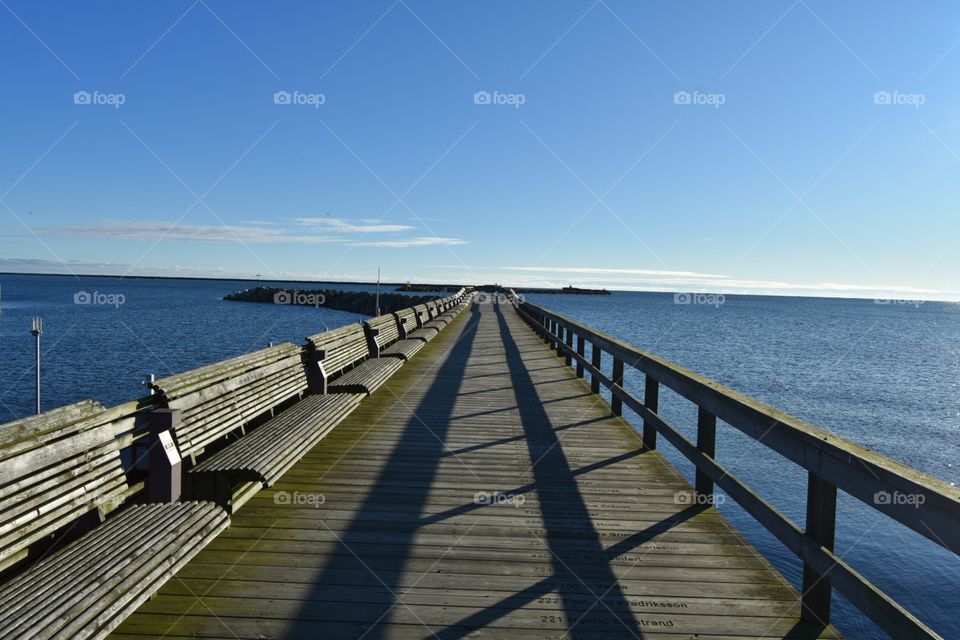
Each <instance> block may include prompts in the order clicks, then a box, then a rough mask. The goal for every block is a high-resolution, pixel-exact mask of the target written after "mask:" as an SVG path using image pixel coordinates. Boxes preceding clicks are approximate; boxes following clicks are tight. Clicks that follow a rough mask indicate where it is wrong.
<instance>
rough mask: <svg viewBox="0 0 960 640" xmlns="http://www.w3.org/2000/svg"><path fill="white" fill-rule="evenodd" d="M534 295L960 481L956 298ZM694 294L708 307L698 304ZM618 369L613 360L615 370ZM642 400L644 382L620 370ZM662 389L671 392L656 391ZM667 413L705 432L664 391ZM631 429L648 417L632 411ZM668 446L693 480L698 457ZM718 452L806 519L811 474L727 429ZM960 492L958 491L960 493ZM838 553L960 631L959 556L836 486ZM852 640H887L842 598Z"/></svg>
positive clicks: (783, 557) (840, 607)
mask: <svg viewBox="0 0 960 640" xmlns="http://www.w3.org/2000/svg"><path fill="white" fill-rule="evenodd" d="M528 299H529V300H530V301H531V302H533V303H535V304H539V305H541V306H544V307H546V308H549V309H552V310H554V311H556V312H558V313H561V314H563V315H566V316H567V317H570V318H572V319H575V320H577V321H579V322H581V323H583V324H586V325H589V326H591V327H593V328H596V329H599V330H601V331H603V332H606V333H608V334H610V335H613V336H615V337H617V338H619V339H621V340H623V341H625V342H628V343H630V344H633V345H635V346H637V347H639V348H641V349H643V350H645V351H648V352H650V353H653V354H655V355H658V356H660V357H663V358H666V359H668V360H671V361H673V362H675V363H677V364H679V365H681V366H684V367H686V368H688V369H692V370H693V371H696V372H698V373H700V374H703V375H706V376H708V377H710V378H713V379H715V380H717V381H719V382H722V383H723V384H725V385H727V386H729V387H732V388H733V389H735V390H737V391H740V392H743V393H746V394H747V395H749V396H752V397H754V398H756V399H758V400H761V401H763V402H766V403H767V404H770V405H773V406H774V407H776V408H778V409H781V410H783V411H786V412H787V413H791V414H793V415H795V416H797V417H799V418H802V419H804V420H806V421H808V422H810V423H812V424H814V425H817V426H819V427H821V428H823V429H827V430H828V431H831V432H833V433H835V434H837V435H839V436H841V437H844V438H846V439H848V440H851V441H853V442H855V443H857V444H860V445H862V446H865V447H868V448H870V449H872V450H874V451H876V452H879V453H881V454H883V455H886V456H889V457H891V458H893V459H895V460H897V461H899V462H902V463H904V464H907V465H909V466H911V467H914V468H916V469H919V470H921V471H923V472H925V473H928V474H930V475H932V476H935V477H937V478H939V479H941V480H944V481H946V482H950V483H953V484H955V485H957V484H960V459H958V454H960V386H958V385H960V305H958V304H955V303H937V302H922V303H906V302H903V303H897V302H895V301H894V302H890V303H886V304H878V303H876V302H875V301H873V300H849V299H824V298H785V297H767V296H726V297H725V298H722V299H714V300H713V302H720V304H697V303H696V302H697V301H692V302H691V301H690V298H689V297H686V298H681V300H682V301H684V302H688V304H677V303H676V301H675V298H674V294H661V293H632V292H631V293H627V292H616V293H615V294H614V295H612V296H568V295H560V296H556V295H531V296H528ZM699 302H710V300H707V299H704V298H701V299H700V301H699ZM610 366H611V365H610V363H609V362H607V361H605V363H604V367H605V368H606V370H607V371H609V370H610ZM624 382H625V385H626V387H627V389H628V390H631V391H633V392H634V394H635V395H637V396H638V397H640V398H642V388H643V383H642V378H641V376H640V374H638V373H637V372H633V373H631V372H630V371H628V372H627V373H626V375H625V381H624ZM661 389H663V387H661ZM660 413H661V414H663V415H665V417H666V418H667V420H668V421H670V422H671V423H672V424H674V425H675V426H677V427H678V428H680V430H681V431H683V432H684V433H685V435H686V436H687V437H688V438H690V439H694V440H695V437H696V409H695V407H694V406H693V405H692V404H691V403H690V402H688V401H686V400H685V399H683V398H681V397H680V396H678V395H676V394H674V393H673V392H670V391H663V390H661V399H660ZM627 417H628V418H629V419H630V421H631V422H632V423H633V424H635V425H640V424H641V421H640V420H639V418H637V416H635V415H628V416H627ZM659 442H660V443H661V444H660V445H659V448H660V449H661V451H662V452H663V453H664V454H665V455H666V457H667V458H668V459H669V460H670V461H671V462H672V463H673V464H674V465H675V466H677V468H679V469H680V470H681V471H683V472H684V474H685V475H686V476H687V477H688V478H690V479H691V480H692V479H693V469H692V465H691V464H690V463H689V462H688V461H687V460H686V458H684V457H683V456H682V455H681V454H679V453H678V452H676V450H674V449H672V448H671V447H670V445H669V444H667V443H664V442H663V440H662V439H660V441H659ZM717 460H718V462H720V463H721V464H722V465H724V466H726V467H727V468H728V469H730V470H731V471H732V472H733V474H734V475H735V476H737V477H739V478H740V479H741V480H743V481H745V482H746V483H747V484H748V486H750V487H752V488H753V489H754V491H755V492H757V493H759V494H760V495H761V496H763V497H764V498H766V499H767V500H768V501H769V502H771V503H772V504H773V505H774V506H775V507H777V508H778V509H779V510H780V511H781V513H783V514H785V515H786V516H787V517H789V518H791V519H792V520H793V521H794V522H796V523H798V524H799V525H800V526H801V527H802V526H803V522H804V516H805V500H806V473H805V472H804V471H802V470H801V469H800V468H799V467H797V466H796V465H794V464H792V463H791V462H789V461H787V460H786V459H784V458H781V457H779V456H778V455H777V454H775V453H773V452H772V451H771V450H769V449H767V448H766V447H765V446H764V445H762V444H759V443H757V442H755V441H753V440H751V439H750V438H748V437H746V436H745V435H743V434H741V433H740V432H739V431H737V430H735V429H734V428H733V427H731V426H729V425H725V424H723V423H720V424H719V425H718V433H717ZM958 492H960V489H958ZM719 508H720V511H721V512H722V513H723V514H724V515H725V516H726V517H727V518H728V519H729V520H730V521H731V522H732V524H733V525H734V526H735V527H736V528H737V529H738V530H739V531H740V532H742V533H743V534H744V535H745V536H746V537H747V539H748V540H749V541H750V542H752V543H753V544H754V545H755V546H756V547H757V548H758V549H759V550H760V552H761V553H762V554H763V555H764V557H766V558H767V559H768V560H770V561H771V562H772V563H773V564H774V566H776V567H777V568H778V569H779V570H780V571H781V572H782V573H783V574H784V575H786V576H787V577H788V579H789V580H790V581H791V582H792V583H793V584H794V585H796V586H798V587H799V584H800V578H801V575H802V567H801V564H800V562H799V561H798V560H796V559H795V557H794V556H793V555H792V554H791V553H790V552H789V551H787V550H786V548H784V547H783V546H782V545H781V544H780V543H779V542H778V541H777V540H776V539H775V538H774V537H773V536H772V535H771V534H769V533H767V532H766V531H765V530H764V529H763V528H762V527H761V526H760V525H759V524H757V523H756V522H755V521H754V520H753V519H752V518H751V517H750V516H749V515H747V514H746V513H745V512H744V511H742V510H741V509H740V508H739V507H738V506H737V505H736V504H735V503H733V501H732V500H728V501H727V502H726V503H724V504H722V505H720V507H719ZM836 549H837V551H838V553H839V554H840V556H841V557H842V558H843V559H844V560H845V561H846V562H847V563H849V564H850V565H852V566H853V568H854V569H856V570H858V571H860V572H861V574H863V575H864V576H865V577H866V578H867V579H869V580H871V581H872V582H874V584H876V585H877V586H879V587H880V588H881V589H882V590H883V591H885V592H886V593H887V594H889V595H890V596H892V597H893V599H894V600H896V601H898V602H900V603H901V604H903V605H904V606H906V607H907V608H908V610H910V611H911V612H913V613H914V614H915V615H917V616H918V617H919V618H920V619H921V620H922V621H924V622H925V623H927V624H928V625H930V626H931V627H933V628H934V629H935V630H936V631H938V632H939V633H940V634H941V635H942V636H943V637H944V638H960V615H958V614H957V607H958V606H960V559H958V558H957V557H956V556H954V555H953V554H952V553H950V552H948V551H946V550H944V549H942V548H941V547H939V546H938V545H936V544H934V543H933V542H930V541H928V540H927V539H926V538H924V537H922V536H920V535H919V534H917V533H915V532H913V531H912V530H910V529H908V528H906V527H904V526H902V525H900V524H898V523H895V522H893V521H891V520H889V519H888V518H886V517H883V516H881V515H879V514H878V513H877V512H876V511H874V510H873V509H872V508H871V507H868V506H866V505H864V504H863V503H862V502H860V501H858V500H856V499H855V498H852V497H850V496H848V495H846V494H843V493H841V494H840V496H839V504H838V514H837V543H836ZM833 620H834V622H835V624H836V625H837V626H838V628H839V629H840V630H841V632H842V633H844V634H845V636H846V637H848V638H858V639H859V638H867V639H873V638H884V637H886V636H885V635H884V634H883V633H881V632H880V631H879V630H877V629H876V628H875V626H874V625H872V623H870V622H869V621H868V620H866V619H865V617H864V616H862V615H861V614H860V613H859V612H858V611H857V610H856V609H855V608H854V607H853V606H852V605H851V604H850V603H848V602H846V601H845V600H843V599H842V598H835V600H834V617H833Z"/></svg>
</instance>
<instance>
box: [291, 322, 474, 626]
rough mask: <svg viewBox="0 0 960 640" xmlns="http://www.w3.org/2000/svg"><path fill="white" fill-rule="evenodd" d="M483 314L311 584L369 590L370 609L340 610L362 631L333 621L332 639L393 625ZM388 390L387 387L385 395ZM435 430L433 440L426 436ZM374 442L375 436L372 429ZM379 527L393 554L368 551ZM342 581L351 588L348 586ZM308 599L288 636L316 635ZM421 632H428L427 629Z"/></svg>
mask: <svg viewBox="0 0 960 640" xmlns="http://www.w3.org/2000/svg"><path fill="white" fill-rule="evenodd" d="M479 313H480V311H479V308H478V306H477V305H474V306H473V307H472V309H471V316H470V317H469V318H467V319H466V321H467V323H468V324H467V327H465V328H464V331H463V333H462V334H461V335H460V336H459V337H458V339H457V343H456V344H455V345H454V347H453V348H452V349H451V350H450V352H449V353H448V354H447V355H446V356H445V360H444V362H443V364H442V365H441V366H440V368H439V369H438V370H437V373H436V377H435V378H434V383H433V384H432V385H431V387H430V389H429V390H428V391H427V393H426V395H425V396H424V398H423V400H422V401H421V402H420V404H419V405H418V406H417V407H416V408H415V409H414V410H413V415H411V416H410V419H409V420H408V421H407V424H406V425H405V426H404V431H403V435H402V436H401V437H400V440H399V441H398V442H397V445H396V447H395V448H394V450H393V451H392V452H391V454H390V459H389V460H388V461H387V462H386V464H385V465H384V467H383V468H382V470H381V471H380V474H379V476H378V477H377V479H376V481H375V482H374V484H373V486H372V488H371V490H370V492H369V493H368V494H367V496H366V497H365V498H364V502H363V505H362V506H361V507H360V508H359V510H358V511H357V514H356V516H355V517H354V519H353V521H351V523H350V525H349V527H348V528H347V530H346V531H345V532H343V533H342V534H340V535H339V538H338V544H337V546H336V550H335V551H334V552H333V553H332V555H331V556H330V559H329V562H328V563H327V564H326V565H325V566H324V568H323V571H322V572H321V573H320V575H319V576H318V577H317V579H316V580H315V582H314V583H313V586H312V588H313V591H314V593H316V594H321V593H329V592H330V591H331V590H336V589H338V588H340V589H346V590H349V589H350V588H356V587H357V586H362V587H363V588H364V595H365V596H366V597H365V598H364V600H366V601H367V603H368V604H366V605H364V606H363V607H362V608H363V613H362V614H359V615H357V614H356V612H357V609H358V607H357V606H356V605H352V604H344V605H343V606H344V608H345V610H346V611H353V612H354V614H353V615H356V617H357V619H356V620H354V621H353V623H354V624H356V623H361V625H362V626H361V627H356V626H353V625H344V626H342V627H341V625H340V624H339V623H337V622H333V621H331V622H329V623H328V624H329V632H330V637H346V636H344V634H343V632H344V631H346V629H347V628H348V627H352V628H353V629H355V630H356V629H359V630H358V631H356V633H354V634H352V635H353V637H358V638H359V637H361V636H362V637H363V638H364V640H376V639H378V638H382V637H383V636H384V633H385V632H386V630H387V627H386V626H385V624H386V623H388V622H389V620H390V615H389V614H390V612H391V610H392V609H393V608H394V607H395V606H397V604H398V603H397V601H396V600H397V592H398V591H400V590H401V589H400V581H401V578H402V573H403V571H404V567H405V565H406V564H407V561H408V559H409V556H410V551H411V548H412V545H413V539H414V536H415V535H416V534H417V531H418V529H419V528H420V527H421V526H422V525H421V523H420V519H421V518H422V517H423V509H424V505H425V504H426V502H427V500H428V498H429V495H430V489H431V486H432V485H433V481H434V477H435V475H436V473H437V470H438V467H439V465H440V463H441V462H442V461H443V460H444V459H446V444H445V440H446V436H447V432H448V431H449V428H450V422H451V418H452V416H453V408H454V404H455V403H456V400H457V395H458V393H459V390H460V387H461V384H462V381H463V377H464V375H463V374H464V371H465V370H466V366H467V361H468V360H469V358H470V354H471V352H472V350H473V348H474V344H473V343H474V338H475V337H476V332H477V328H478V320H479ZM384 392H385V390H384V391H381V392H380V393H384ZM388 393H389V392H388ZM397 405H398V407H399V408H401V410H404V409H406V407H404V405H403V404H402V399H398V400H397ZM425 421H426V423H427V424H425ZM431 432H432V436H431V437H428V438H424V437H423V436H424V435H427V434H430V433H431ZM373 437H376V433H375V432H374V434H373ZM411 460H417V462H418V464H417V465H416V466H415V467H411V465H410V461H411ZM398 481H403V482H404V485H405V486H406V487H407V488H406V494H405V499H404V500H402V501H397V500H395V496H396V483H397V482H398ZM384 505H389V508H390V511H391V522H390V523H389V525H387V524H386V523H384V522H383V521H382V520H381V519H380V516H382V514H383V511H382V509H383V507H384ZM396 516H400V518H397V517H396ZM324 526H326V525H324ZM377 528H379V529H381V530H386V531H389V540H388V541H385V543H386V542H389V545H390V547H391V549H396V551H393V552H391V553H389V554H375V553H372V552H370V551H367V550H369V549H371V548H372V547H373V545H371V544H370V537H369V534H370V532H371V530H376V529H377ZM328 530H329V529H328ZM350 575H352V576H354V578H353V579H352V580H351V579H350V578H349V577H348V576H350ZM345 582H346V583H347V584H349V586H344V584H345ZM364 583H366V584H364ZM311 600H313V598H310V597H308V600H307V602H308V604H305V605H304V607H303V608H302V609H301V611H300V614H299V615H298V616H297V619H296V620H295V621H293V624H292V625H291V626H290V628H289V632H288V637H291V638H312V637H316V635H315V634H316V632H317V626H316V623H317V618H316V615H315V614H311V611H310V604H309V602H310V601H311ZM400 606H403V605H400ZM351 617H352V615H351ZM367 625H369V626H367ZM338 627H339V628H338ZM423 631H424V632H426V629H423Z"/></svg>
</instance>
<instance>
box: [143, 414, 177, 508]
mask: <svg viewBox="0 0 960 640" xmlns="http://www.w3.org/2000/svg"><path fill="white" fill-rule="evenodd" d="M149 415H150V434H151V436H152V437H153V438H154V441H153V443H152V444H151V445H150V480H149V482H148V486H149V489H150V491H149V495H150V502H176V501H177V500H179V499H180V493H181V478H182V466H183V465H182V460H181V458H180V451H179V450H178V449H177V444H176V443H175V442H174V441H173V435H172V430H173V429H176V428H177V427H178V426H179V425H180V409H156V410H154V411H151V412H150V414H149Z"/></svg>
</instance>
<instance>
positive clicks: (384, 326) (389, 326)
mask: <svg viewBox="0 0 960 640" xmlns="http://www.w3.org/2000/svg"><path fill="white" fill-rule="evenodd" d="M363 324H364V326H365V327H366V328H367V335H368V336H369V337H370V340H371V341H372V342H373V344H371V345H370V347H371V351H372V352H373V355H379V350H380V349H385V348H387V347H388V346H390V345H391V344H393V343H394V342H396V341H397V340H399V339H400V324H399V321H398V320H397V318H396V316H394V315H393V314H392V313H388V314H386V315H382V316H377V317H376V318H370V319H369V320H365V321H364V323H363ZM374 347H376V349H374Z"/></svg>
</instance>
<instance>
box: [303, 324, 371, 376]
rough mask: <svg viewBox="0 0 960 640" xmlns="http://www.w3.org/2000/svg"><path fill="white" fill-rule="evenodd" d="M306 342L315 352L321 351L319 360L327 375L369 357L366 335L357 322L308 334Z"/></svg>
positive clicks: (334, 373) (331, 374)
mask: <svg viewBox="0 0 960 640" xmlns="http://www.w3.org/2000/svg"><path fill="white" fill-rule="evenodd" d="M307 342H308V344H309V346H310V348H312V349H313V350H314V351H315V352H321V353H320V354H319V355H322V356H323V357H322V358H321V359H320V361H321V363H322V364H323V372H324V373H325V374H326V375H327V376H333V375H336V374H337V373H339V372H341V371H343V370H344V369H346V368H347V367H350V366H353V365H355V364H357V363H359V362H362V361H363V360H366V359H367V358H368V357H370V346H369V344H368V343H367V336H366V333H365V332H364V330H363V325H362V324H360V323H359V322H357V323H354V324H348V325H347V326H345V327H340V328H339V329H333V330H331V331H324V332H323V333H318V334H317V335H314V336H310V337H309V338H307Z"/></svg>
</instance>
